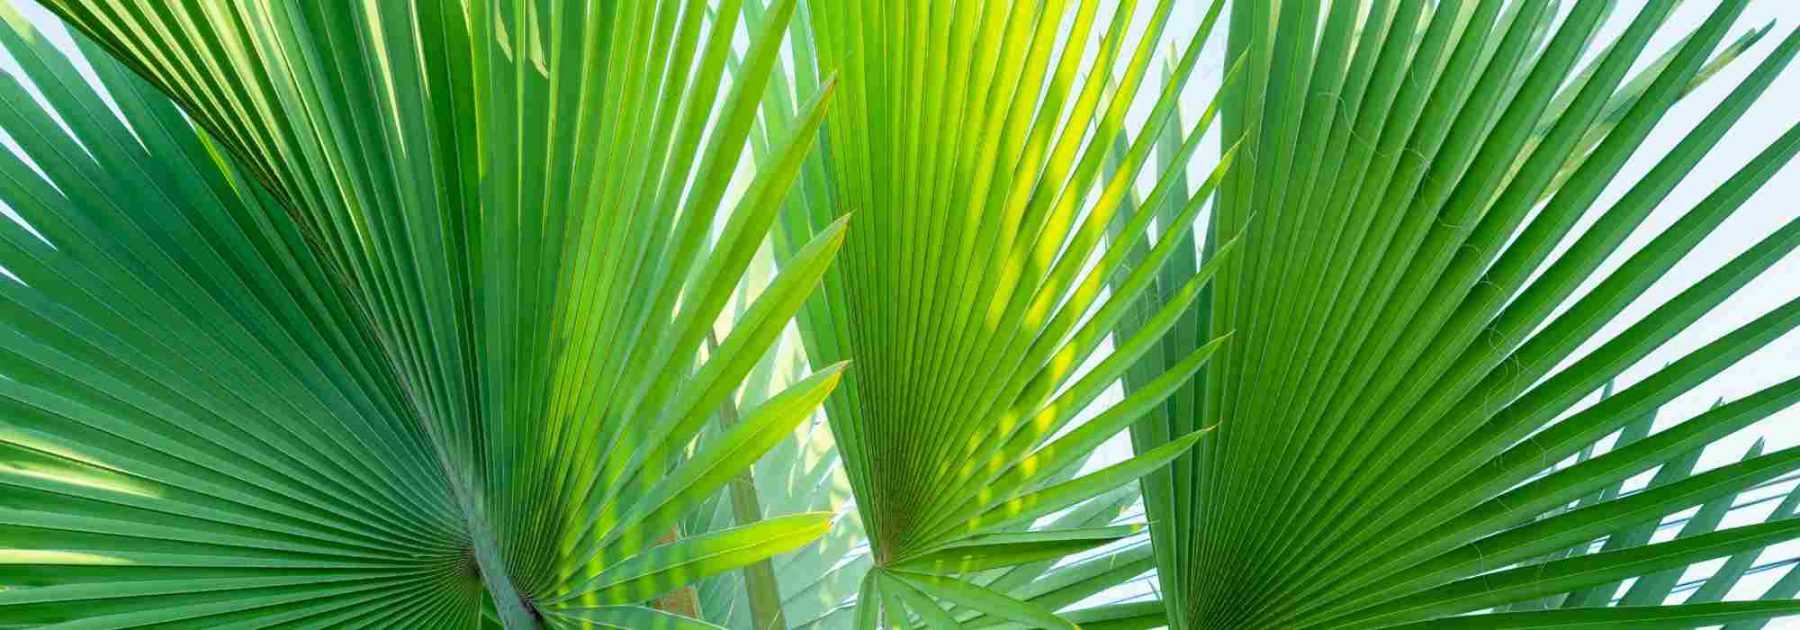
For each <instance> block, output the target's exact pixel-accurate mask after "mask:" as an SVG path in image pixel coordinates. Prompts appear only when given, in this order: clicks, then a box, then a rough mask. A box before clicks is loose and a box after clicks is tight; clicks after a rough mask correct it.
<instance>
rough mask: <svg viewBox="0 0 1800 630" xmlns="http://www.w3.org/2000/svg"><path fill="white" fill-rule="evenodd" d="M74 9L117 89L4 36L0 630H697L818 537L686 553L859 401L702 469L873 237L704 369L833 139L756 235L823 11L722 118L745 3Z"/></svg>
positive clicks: (24, 37)
mask: <svg viewBox="0 0 1800 630" xmlns="http://www.w3.org/2000/svg"><path fill="white" fill-rule="evenodd" d="M47 4H48V5H49V6H50V8H51V9H52V10H54V11H55V12H56V14H57V15H59V16H61V17H62V18H64V19H66V20H67V21H68V23H69V24H71V25H73V26H74V27H76V29H77V30H78V31H79V33H78V35H77V40H78V41H79V43H80V45H81V46H82V47H83V50H84V51H85V53H86V54H85V57H86V61H87V62H88V63H91V65H92V66H93V68H94V70H95V71H96V73H97V75H98V76H99V77H100V85H99V86H90V85H88V84H87V83H85V82H84V81H83V80H82V78H81V76H80V73H79V71H78V70H77V69H76V65H75V64H76V63H77V62H78V60H76V59H71V58H68V57H65V56H64V55H63V54H62V53H61V52H60V51H58V50H56V49H55V48H54V47H52V46H51V45H50V44H48V43H47V42H46V40H45V38H43V37H42V36H41V34H40V33H38V32H37V31H36V30H34V28H33V27H32V26H31V25H29V24H28V23H27V22H25V21H24V20H20V19H17V17H18V16H17V15H16V14H12V13H11V10H10V7H9V10H8V13H9V18H12V19H9V21H8V26H7V28H5V29H0V38H4V39H3V41H0V43H3V44H4V45H5V47H6V49H7V51H8V52H9V53H10V54H11V55H12V56H13V57H14V58H16V59H18V60H19V61H20V66H21V67H22V68H23V75H22V76H13V75H10V74H9V75H8V76H7V77H5V78H4V85H0V88H3V89H4V90H5V93H4V98H5V99H6V101H7V104H6V107H5V108H4V112H3V113H0V116H4V119H3V120H4V126H3V128H4V130H5V132H6V135H7V136H9V137H10V138H11V139H12V140H13V141H14V142H15V143H16V144H17V147H18V151H17V152H16V153H14V152H3V153H0V159H5V160H8V162H9V163H8V164H6V165H5V166H4V167H0V182H4V189H3V190H0V198H3V199H4V200H5V202H6V203H7V205H8V206H9V207H10V208H12V209H13V210H15V211H16V212H17V214H18V215H20V216H21V217H22V218H23V222H22V223H17V222H4V223H3V224H0V242H3V243H4V245H3V247H4V249H3V250H0V265H3V266H4V267H5V268H6V269H7V270H8V272H9V274H11V278H8V279H3V280H0V305H3V306H0V308H4V309H5V311H6V315H5V317H4V318H3V319H0V334H4V335H5V337H6V338H7V342H6V343H5V347H4V349H0V353H4V355H5V357H6V358H5V360H4V362H0V404H3V405H4V412H3V413H0V427H3V433H0V449H4V450H5V453H6V454H5V457H4V459H3V460H0V461H4V464H0V488H4V490H3V491H0V585H4V587H5V588H6V590H4V591H0V623H3V624H6V625H14V624H21V625H36V624H48V623H56V622H79V623H81V624H85V625H88V626H93V627H125V626H139V625H150V624H158V623H161V624H187V625H198V626H208V627H219V626H224V625H229V624H232V623H237V622H243V623H255V624H270V623H294V624H306V625H318V626H332V627H337V626H345V625H369V626H379V627H455V626H459V625H461V626H466V625H473V624H475V623H476V622H477V620H478V619H479V615H480V614H481V613H480V611H481V610H482V609H483V608H484V607H485V608H487V609H488V611H489V615H490V616H491V618H492V619H494V620H497V621H500V622H502V623H504V624H505V625H507V626H508V627H531V626H537V625H542V624H546V623H549V624H555V625H581V624H597V625H600V626H606V627H644V626H645V625H649V624H675V625H678V626H679V625H684V624H686V625H692V624H698V623H700V622H697V621H693V620H686V619H682V618H679V617H675V616H673V615H671V614H670V613H668V612H665V611H659V610H655V609H652V608H647V607H643V606H642V604H643V603H644V602H646V601H648V600H650V599H652V598H653V597H654V596H656V595H657V594H659V593H662V592H665V591H668V590H670V589H673V588H676V587H678V586H681V585H683V584H686V583H689V582H693V581H696V580H699V579H700V578H703V577H706V576H709V575H714V574H718V573H720V572H724V571H727V570H731V569H735V568H737V567H740V566H744V565H746V564H750V563H753V562H755V561H758V560H762V559H765V558H768V557H770V556H772V555H775V554H779V553H783V552H786V551H790V550H793V549H796V548H799V547H801V546H803V545H806V544H807V543H810V542H811V541H813V540H814V539H816V538H817V537H818V536H820V535H821V534H822V533H823V532H824V530H825V528H826V525H827V522H826V521H827V518H828V516H829V515H828V514H797V515H791V516H783V517H777V518H771V519H766V520H761V521H758V522H756V523H752V524H747V525H745V526H742V527H735V528H729V529H724V530H720V531H716V532H710V533H707V534H704V535H699V536H693V537H685V538H676V539H673V540H670V538H671V537H670V536H669V533H670V532H673V531H675V530H676V525H677V523H678V521H679V519H680V518H681V517H682V516H683V515H685V514H686V513H687V512H688V511H690V510H691V509H693V508H695V507H696V506H699V505H701V504H702V503H703V502H704V501H705V500H706V499H707V498H709V497H711V496H713V495H715V494H716V493H717V492H718V491H719V490H720V489H722V488H723V487H724V486H725V485H726V483H727V482H728V480H729V479H730V478H731V477H732V476H733V475H736V474H737V473H738V472H739V471H741V470H743V469H745V468H747V467H749V466H750V465H751V464H752V463H753V462H754V461H755V460H756V459H757V458H758V457H759V456H761V455H762V454H763V453H764V452H765V451H766V450H768V449H769V448H771V447H773V446H775V445H776V444H778V443H780V442H781V441H782V440H783V439H785V438H786V437H787V436H789V435H790V434H791V433H792V431H793V429H794V427H795V426H796V425H798V424H799V423H801V422H802V421H804V420H805V419H806V418H808V417H810V416H811V414H812V411H813V410H814V409H815V408H816V406H817V405H818V404H819V402H820V401H821V400H822V399H823V398H824V397H825V395H826V394H827V393H828V392H830V391H831V390H832V388H833V387H834V385H835V384H836V382H837V380H838V378H839V375H840V374H841V370H842V368H841V366H832V367H828V368H824V369H821V370H819V371H818V372H816V373H813V374H811V375H808V376H805V377H804V378H800V379H798V380H797V381H796V382H794V383H793V384H792V385H791V386H790V387H788V388H786V389H785V390H784V391H782V392H780V393H777V394H774V395H772V396H770V397H769V398H768V399H767V400H765V401H762V402H761V403H760V404H757V405H755V406H754V407H751V408H747V409H745V410H744V411H743V412H742V415H741V417H740V418H739V419H738V422H737V423H736V424H735V425H733V426H732V427H730V428H729V429H726V430H725V431H724V432H723V433H722V434H721V435H718V436H715V437H714V438H712V439H709V440H708V441H707V444H706V446H705V448H702V449H699V450H695V451H692V452H689V451H688V449H689V446H690V444H691V443H692V442H693V441H694V439H695V437H696V435H698V434H699V433H700V432H701V430H702V428H703V426H704V425H705V423H706V420H707V419H708V418H709V417H710V416H711V415H712V414H713V412H714V411H715V410H716V409H718V408H719V407H720V405H721V403H723V402H725V401H726V399H727V397H728V396H730V394H731V393H732V392H733V390H734V389H736V388H737V386H738V384H739V383H740V381H742V380H743V379H744V378H745V376H746V374H747V373H749V372H750V370H751V369H752V366H753V365H754V364H755V363H756V362H757V360H758V359H759V358H760V357H761V356H763V354H764V353H765V351H766V350H767V349H768V348H769V347H771V345H772V344H773V343H774V341H775V340H776V339H777V337H778V336H779V335H780V333H781V331H782V329H783V328H784V327H785V326H786V325H787V322H788V320H789V319H790V318H791V316H792V315H793V313H794V312H795V311H796V310H797V309H799V308H800V306H801V304H802V303H803V301H804V299H805V297H806V296H807V295H808V294H809V293H811V291H812V290H813V287H814V286H815V284H816V283H817V281H818V279H819V278H820V277H821V275H822V274H823V273H824V270H825V269H826V268H827V266H828V265H829V264H830V263H831V261H832V259H833V256H834V253H835V251H836V250H837V248H838V245H839V243H840V242H841V240H842V235H843V231H842V225H841V224H839V225H838V226H834V227H830V228H827V229H824V230H821V231H820V233H819V234H818V236H817V238H815V239H812V240H811V241H809V242H807V243H805V244H802V245H800V246H797V247H796V251H795V252H794V254H793V256H791V257H790V258H789V259H788V261H787V264H786V265H785V266H784V268H783V269H782V271H781V273H780V274H779V275H778V276H776V277H775V278H773V279H772V280H771V281H770V282H769V283H768V286H766V287H764V288H762V290H761V291H760V293H759V294H758V296H757V297H756V298H755V300H754V301H752V302H750V303H749V304H747V305H746V306H745V308H744V309H743V310H742V312H741V313H740V314H739V315H738V316H737V317H736V318H735V320H734V321H733V322H732V325H731V327H730V331H729V333H728V334H726V335H725V336H723V338H721V339H719V341H718V346H717V348H716V349H715V351H713V352H706V353H704V359H701V358H700V357H701V356H702V343H703V341H704V340H705V339H706V338H707V336H708V335H709V333H711V332H712V331H713V326H714V324H715V320H716V319H718V318H719V316H720V314H721V311H722V310H723V308H724V306H725V304H726V302H727V300H728V298H729V296H730V295H731V294H732V293H733V292H734V291H735V290H736V288H737V286H738V284H739V278H740V276H741V275H742V274H743V273H744V271H745V268H746V266H747V265H748V264H749V262H750V260H751V258H752V256H753V254H754V253H755V252H756V250H757V249H758V247H759V246H760V245H761V243H762V242H763V241H764V239H765V235H766V233H767V232H768V230H769V228H770V226H771V225H772V223H773V222H774V220H775V218H776V214H777V211H778V210H779V208H780V207H781V204H782V201H783V199H784V198H785V193H786V189H787V187H788V186H789V184H790V182H791V181H792V180H793V178H794V176H795V172H796V165H797V164H798V162H799V160H800V159H801V157H803V156H804V155H805V154H806V153H807V152H808V151H809V150H810V149H811V146H812V137H813V136H814V133H813V130H814V129H816V128H817V126H818V125H819V124H820V121H821V120H822V117H823V112H824V101H825V100H827V96H828V94H822V95H820V97H818V98H814V99H812V100H810V101H809V102H808V103H807V104H806V105H805V106H804V107H803V112H804V113H803V115H802V116H801V117H800V121H799V122H798V123H797V125H796V128H795V129H794V130H793V131H792V132H791V133H787V134H783V135H781V136H779V137H778V138H775V139H774V140H773V148H772V149H771V153H772V154H773V155H776V156H779V159H777V160H775V164H774V165H773V166H772V167H770V168H765V169H762V170H761V172H759V173H758V175H757V176H756V177H755V178H754V180H753V181H751V182H750V183H749V185H748V188H747V189H745V190H744V191H743V193H742V194H741V195H737V196H736V197H735V198H738V199H740V201H738V202H737V203H736V204H735V207H726V204H724V203H722V199H725V198H726V189H727V187H728V185H729V184H730V183H731V181H732V178H733V174H734V173H736V172H737V171H738V168H737V167H738V161H739V159H740V155H741V154H742V152H743V148H744V145H745V142H746V137H747V135H748V133H749V130H750V127H751V124H752V121H753V118H754V116H755V113H756V109H757V104H758V100H759V98H760V95H761V94H762V92H763V86H764V83H765V82H766V80H767V78H768V76H769V75H770V74H771V73H772V72H774V69H775V66H776V58H777V52H778V51H779V49H780V43H781V38H782V31H783V27H784V26H785V24H786V20H787V19H789V16H790V15H791V13H792V10H793V3H792V2H778V3H776V4H774V5H773V6H772V7H770V8H769V10H768V15H767V16H766V17H767V19H766V23H767V26H766V27H764V28H761V29H758V30H757V31H756V32H753V33H751V34H750V45H749V48H748V52H747V54H746V55H745V62H744V64H743V67H742V71H741V72H739V73H738V74H736V75H734V76H733V77H731V81H730V82H729V84H727V83H726V81H725V80H724V76H723V68H724V65H725V61H726V58H727V56H728V53H729V52H730V50H731V48H732V45H733V39H734V37H735V36H736V34H737V28H736V26H737V24H738V22H739V20H740V18H741V12H740V11H739V9H738V3H737V2H725V3H723V7H721V9H722V10H720V11H718V13H717V15H718V16H719V17H718V20H717V22H716V23H708V22H707V20H705V19H704V16H705V14H706V13H707V10H708V3H707V2H700V1H686V2H683V1H679V0H669V1H663V2H629V3H611V2H599V1H593V2H549V1H519V2H499V3H487V2H476V3H463V2H454V1H443V2H437V1H428V2H406V3H389V2H373V3H348V2H342V3H340V2H241V3H240V2H231V3H217V2H202V1H192V2H187V1H183V2H167V1H165V0H143V1H133V0H66V1H52V2H48V3H47ZM90 38H91V39H90ZM109 55H110V56H111V57H113V58H116V59H117V60H118V61H114V60H113V59H109V58H108V57H109ZM127 69H129V70H127ZM139 77H142V79H145V80H140V78H139ZM146 80H147V81H146ZM159 91H160V92H161V93H166V94H167V95H168V96H167V97H165V96H163V95H162V94H161V93H159ZM39 97H41V99H42V100H41V101H40V100H38V98H39ZM169 97H173V98H172V101H171V99H170V98H169ZM112 103H116V104H117V107H118V108H119V109H120V110H121V113H122V114H123V116H122V118H121V117H118V116H115V115H114V114H113V112H112V111H111V110H110V109H109V105H110V104H112ZM177 106H179V107H180V109H179V110H178V109H177Z"/></svg>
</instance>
